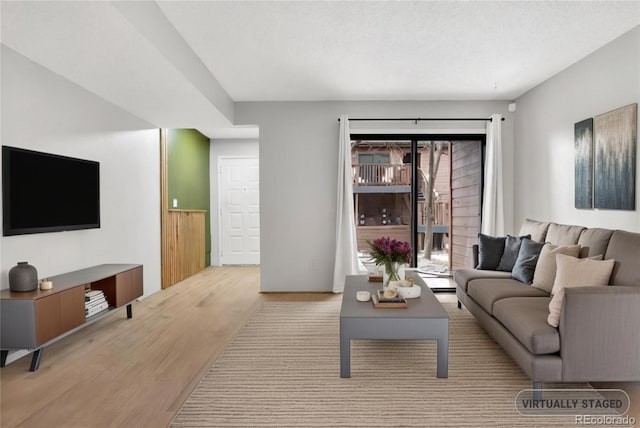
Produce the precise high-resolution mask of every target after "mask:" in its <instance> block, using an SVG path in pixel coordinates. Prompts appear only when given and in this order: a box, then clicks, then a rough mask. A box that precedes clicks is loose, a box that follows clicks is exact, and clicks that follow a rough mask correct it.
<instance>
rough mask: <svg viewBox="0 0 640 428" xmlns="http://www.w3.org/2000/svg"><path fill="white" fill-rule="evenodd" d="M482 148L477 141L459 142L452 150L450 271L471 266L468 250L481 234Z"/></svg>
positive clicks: (469, 251) (470, 255)
mask: <svg viewBox="0 0 640 428" xmlns="http://www.w3.org/2000/svg"><path fill="white" fill-rule="evenodd" d="M481 150H482V147H481V143H480V142H479V141H459V142H455V143H454V144H453V148H452V159H451V164H452V169H451V177H452V179H451V189H452V190H451V224H452V228H451V243H452V245H451V248H452V250H451V270H454V271H455V270H456V269H465V268H470V267H472V266H471V265H472V264H473V261H472V258H473V252H472V249H471V247H472V246H473V245H474V244H475V243H476V242H477V239H478V238H477V235H478V232H479V231H480V215H481V213H480V206H481V197H482V196H481V184H482V151H481Z"/></svg>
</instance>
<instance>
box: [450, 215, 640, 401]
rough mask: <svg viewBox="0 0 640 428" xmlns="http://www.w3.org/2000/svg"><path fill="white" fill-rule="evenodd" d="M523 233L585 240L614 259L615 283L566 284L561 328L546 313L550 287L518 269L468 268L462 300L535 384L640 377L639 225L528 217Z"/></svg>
mask: <svg viewBox="0 0 640 428" xmlns="http://www.w3.org/2000/svg"><path fill="white" fill-rule="evenodd" d="M520 235H531V240H532V241H538V242H550V243H551V244H555V245H562V246H566V245H574V244H578V245H580V246H581V250H580V257H591V258H594V259H597V258H600V256H602V258H603V259H605V260H608V259H614V260H615V263H614V266H613V271H612V273H611V276H610V279H609V285H608V286H596V287H594V286H592V287H575V288H567V289H566V290H564V301H563V303H562V311H561V315H560V321H559V326H558V327H557V328H556V327H552V326H551V325H550V324H549V323H548V321H547V318H548V316H549V302H550V300H551V297H550V295H549V293H548V292H546V291H544V290H541V289H539V288H536V287H533V286H531V285H529V284H525V283H522V282H520V281H518V280H516V279H513V278H512V274H511V272H503V271H492V270H478V269H463V270H458V271H456V272H455V275H454V278H455V281H456V283H457V298H458V307H461V306H460V305H461V304H463V305H464V306H465V307H466V308H467V309H468V310H469V311H470V312H471V313H472V314H473V315H474V316H475V317H476V319H477V320H478V322H479V323H480V324H481V325H482V326H483V327H484V328H485V330H486V331H487V332H488V333H489V335H491V336H492V337H493V338H494V339H495V340H496V342H498V344H500V346H502V348H503V349H504V351H505V352H506V353H507V354H509V355H510V356H511V357H512V358H513V359H514V360H515V361H516V363H517V364H518V365H519V366H520V368H521V369H522V370H523V371H524V372H525V373H526V374H527V376H529V378H531V380H532V381H533V388H534V389H535V390H539V389H541V388H542V383H543V382H589V381H637V380H640V233H632V232H626V231H622V230H610V229H597V228H596V229H587V228H584V227H582V226H574V225H561V224H555V223H548V222H540V221H535V220H530V219H527V220H525V222H524V223H523V225H522V228H521V230H520ZM474 254H475V255H476V257H477V246H476V247H474ZM574 260H575V259H574ZM474 266H477V262H476V264H474Z"/></svg>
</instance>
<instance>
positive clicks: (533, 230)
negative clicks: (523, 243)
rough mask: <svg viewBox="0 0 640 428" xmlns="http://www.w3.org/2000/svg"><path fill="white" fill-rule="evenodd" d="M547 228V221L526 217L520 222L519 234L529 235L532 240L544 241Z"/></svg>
mask: <svg viewBox="0 0 640 428" xmlns="http://www.w3.org/2000/svg"><path fill="white" fill-rule="evenodd" d="M547 229H549V223H548V222H541V221H537V220H531V219H529V218H527V219H525V220H524V221H523V222H522V226H521V227H520V233H519V235H521V236H522V235H531V240H532V241H537V242H545V237H546V236H547Z"/></svg>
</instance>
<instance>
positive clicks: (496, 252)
mask: <svg viewBox="0 0 640 428" xmlns="http://www.w3.org/2000/svg"><path fill="white" fill-rule="evenodd" d="M505 240H506V238H505V237H504V236H489V235H485V234H484V233H478V266H476V269H482V270H495V269H496V268H497V267H498V263H500V259H501V258H502V253H504V242H505Z"/></svg>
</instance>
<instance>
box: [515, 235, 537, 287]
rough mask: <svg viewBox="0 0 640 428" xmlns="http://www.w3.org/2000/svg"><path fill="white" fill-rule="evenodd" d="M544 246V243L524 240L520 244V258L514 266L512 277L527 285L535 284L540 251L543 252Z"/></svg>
mask: <svg viewBox="0 0 640 428" xmlns="http://www.w3.org/2000/svg"><path fill="white" fill-rule="evenodd" d="M544 246H545V244H544V242H536V241H532V240H531V239H529V238H524V239H523V240H522V243H521V244H520V250H519V251H518V258H517V259H516V262H515V264H514V265H513V270H512V271H511V277H512V278H513V279H517V280H518V281H520V282H524V283H525V284H531V283H532V282H533V274H534V272H535V270H536V265H537V264H538V258H539V256H540V251H542V248H543V247H544Z"/></svg>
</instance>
